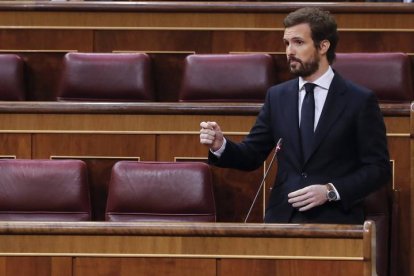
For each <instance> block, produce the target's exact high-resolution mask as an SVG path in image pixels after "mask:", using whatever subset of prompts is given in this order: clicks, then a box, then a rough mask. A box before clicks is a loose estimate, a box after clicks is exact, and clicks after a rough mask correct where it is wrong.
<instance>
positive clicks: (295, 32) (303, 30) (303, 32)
mask: <svg viewBox="0 0 414 276" xmlns="http://www.w3.org/2000/svg"><path fill="white" fill-rule="evenodd" d="M309 37H311V30H310V26H309V24H308V23H301V24H298V25H294V26H291V27H287V28H285V32H284V35H283V39H293V38H309Z"/></svg>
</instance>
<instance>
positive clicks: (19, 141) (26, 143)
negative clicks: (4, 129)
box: [0, 133, 32, 159]
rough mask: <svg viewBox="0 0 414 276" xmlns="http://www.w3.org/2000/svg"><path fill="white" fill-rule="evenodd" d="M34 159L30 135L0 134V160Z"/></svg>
mask: <svg viewBox="0 0 414 276" xmlns="http://www.w3.org/2000/svg"><path fill="white" fill-rule="evenodd" d="M9 157H10V158H27V159H31V157H32V142H31V135H30V134H13V133H0V158H9Z"/></svg>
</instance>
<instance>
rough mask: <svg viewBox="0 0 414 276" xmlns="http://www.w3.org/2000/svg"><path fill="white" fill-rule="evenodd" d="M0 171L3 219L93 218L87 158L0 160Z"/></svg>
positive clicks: (0, 215)
mask: <svg viewBox="0 0 414 276" xmlns="http://www.w3.org/2000/svg"><path fill="white" fill-rule="evenodd" d="M0 175H1V177H0V220H28V221H85V220H90V219H91V207H90V200H89V188H88V181H87V170H86V164H85V163H84V162H83V161H80V160H23V159H20V160H19V159H18V160H0Z"/></svg>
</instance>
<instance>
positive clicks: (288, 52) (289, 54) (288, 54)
mask: <svg viewBox="0 0 414 276" xmlns="http://www.w3.org/2000/svg"><path fill="white" fill-rule="evenodd" d="M293 54H294V49H293V48H292V46H291V45H287V46H286V55H287V56H291V55H293Z"/></svg>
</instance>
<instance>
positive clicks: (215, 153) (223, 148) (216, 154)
mask: <svg viewBox="0 0 414 276" xmlns="http://www.w3.org/2000/svg"><path fill="white" fill-rule="evenodd" d="M226 144H227V140H226V138H224V137H223V145H221V147H220V148H219V149H218V150H216V151H212V150H211V149H210V152H211V153H212V154H214V155H215V156H216V157H217V158H220V156H221V155H222V154H223V151H224V150H225V148H226Z"/></svg>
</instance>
